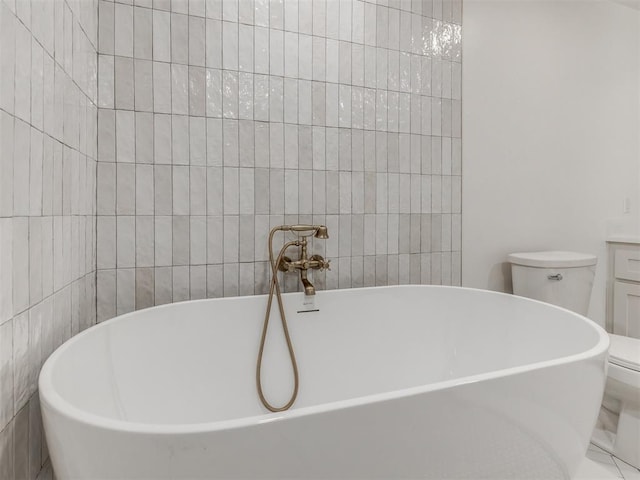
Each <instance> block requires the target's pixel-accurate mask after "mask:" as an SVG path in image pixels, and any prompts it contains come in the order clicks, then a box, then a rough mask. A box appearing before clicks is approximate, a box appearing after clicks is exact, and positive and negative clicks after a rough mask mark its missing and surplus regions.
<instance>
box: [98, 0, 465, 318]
mask: <svg viewBox="0 0 640 480" xmlns="http://www.w3.org/2000/svg"><path fill="white" fill-rule="evenodd" d="M132 4H133V5H132ZM187 4H188V8H186V7H185V5H187ZM461 9H462V5H461V0H384V1H383V0H378V1H377V2H376V1H374V0H371V1H361V0H208V1H206V2H203V1H195V0H192V1H189V2H186V3H185V2H177V1H164V2H159V1H154V2H150V1H146V2H141V1H131V0H129V1H124V0H122V1H116V2H115V3H114V2H112V1H111V0H100V2H99V11H100V17H99V28H98V30H99V37H100V38H99V49H98V53H99V61H98V65H99V81H98V105H99V107H100V110H99V114H98V138H99V140H98V143H99V147H98V161H99V167H98V172H97V175H98V180H97V190H98V192H97V213H98V222H97V232H98V233H97V239H98V240H97V257H98V259H97V266H98V273H97V275H98V307H97V316H98V321H101V320H105V319H108V318H110V317H112V316H113V315H116V314H121V313H125V312H128V311H130V310H134V309H138V308H144V307H148V306H150V305H155V304H161V303H166V302H171V301H177V300H184V299H197V298H204V297H212V296H213V297H217V296H228V295H252V294H259V293H265V291H266V289H267V285H268V267H267V264H266V261H267V259H268V254H267V242H266V236H267V233H268V230H269V228H270V227H272V226H274V225H278V224H282V223H323V224H326V225H328V226H329V233H330V236H331V237H330V239H329V240H328V241H326V242H325V241H314V243H313V245H312V247H311V250H312V252H313V253H316V252H317V253H321V254H324V255H326V256H327V257H329V258H330V259H332V260H333V262H332V269H331V271H329V272H326V273H325V272H322V273H318V272H313V273H314V275H313V279H312V280H313V282H314V283H316V284H317V285H318V286H319V287H320V288H349V287H360V286H372V285H390V284H398V283H431V284H448V285H459V284H460V276H461V273H460V245H461V241H460V237H461V174H462V172H461V87H460V85H461V70H462V69H461V64H462V58H461V33H462V27H461V16H462V12H461ZM103 12H104V14H103ZM276 245H277V244H276ZM276 248H277V246H276ZM299 288H300V285H299V282H297V281H295V279H291V280H289V281H287V282H285V289H286V290H298V289H299Z"/></svg>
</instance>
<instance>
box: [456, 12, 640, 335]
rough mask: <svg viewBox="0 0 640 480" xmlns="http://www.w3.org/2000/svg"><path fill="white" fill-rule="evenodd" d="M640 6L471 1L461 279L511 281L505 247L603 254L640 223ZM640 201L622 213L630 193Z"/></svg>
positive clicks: (601, 278) (600, 314)
mask: <svg viewBox="0 0 640 480" xmlns="http://www.w3.org/2000/svg"><path fill="white" fill-rule="evenodd" d="M639 17H640V12H638V11H637V10H634V9H631V8H629V7H627V6H625V5H621V4H617V3H612V2H607V1H566V2H564V1H563V2H560V1H525V0H510V1H487V0H467V1H466V2H465V4H464V15H463V25H464V37H465V38H464V48H463V58H464V70H463V132H464V133H463V171H464V175H463V229H462V230H463V247H462V255H463V256H462V268H463V274H462V283H463V285H465V286H470V287H478V288H488V289H491V290H498V291H510V290H511V274H510V269H509V265H508V264H506V263H505V259H506V255H507V254H508V253H511V252H518V251H533V250H546V249H554V250H555V249H564V250H575V251H583V252H590V253H594V254H597V255H598V259H599V260H598V261H599V265H598V268H597V273H596V281H595V284H594V289H593V294H592V300H591V306H590V309H589V316H590V317H591V318H592V319H594V320H596V321H597V322H598V323H600V324H602V325H604V316H605V278H606V244H605V239H606V237H607V235H608V234H609V233H612V231H613V230H614V229H617V230H619V231H624V232H625V233H627V232H630V231H633V230H636V229H638V226H637V224H638V218H640V213H639V203H640V150H639V142H638V137H639V132H640V102H639V98H640V97H639V95H640V77H639V69H640V39H639V30H640V28H639V27H640V19H639ZM626 197H629V198H630V199H631V212H630V213H629V214H627V215H623V212H622V206H623V201H624V198H626Z"/></svg>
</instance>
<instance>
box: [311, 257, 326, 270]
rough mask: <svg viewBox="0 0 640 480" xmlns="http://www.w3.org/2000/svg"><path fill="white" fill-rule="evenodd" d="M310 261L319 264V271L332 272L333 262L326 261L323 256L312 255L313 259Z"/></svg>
mask: <svg viewBox="0 0 640 480" xmlns="http://www.w3.org/2000/svg"><path fill="white" fill-rule="evenodd" d="M309 260H311V261H312V262H313V261H315V262H318V269H319V270H320V271H322V270H331V260H325V259H324V257H322V255H311V258H310V259H309Z"/></svg>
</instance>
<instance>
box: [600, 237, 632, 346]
mask: <svg viewBox="0 0 640 480" xmlns="http://www.w3.org/2000/svg"><path fill="white" fill-rule="evenodd" d="M608 244H609V278H608V282H607V330H609V331H610V332H612V333H616V334H618V335H626V336H629V337H635V338H640V239H612V240H609V241H608Z"/></svg>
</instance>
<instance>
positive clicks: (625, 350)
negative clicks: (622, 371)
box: [609, 333, 640, 372]
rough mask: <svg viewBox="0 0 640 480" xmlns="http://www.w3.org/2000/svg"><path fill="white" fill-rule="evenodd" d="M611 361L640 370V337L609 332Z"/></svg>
mask: <svg viewBox="0 0 640 480" xmlns="http://www.w3.org/2000/svg"><path fill="white" fill-rule="evenodd" d="M609 338H610V340H611V343H610V345H609V362H611V363H612V364H614V365H618V366H620V367H624V368H628V369H629V370H633V371H635V372H640V339H638V338H632V337H625V336H623V335H615V334H612V333H611V334H609Z"/></svg>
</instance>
